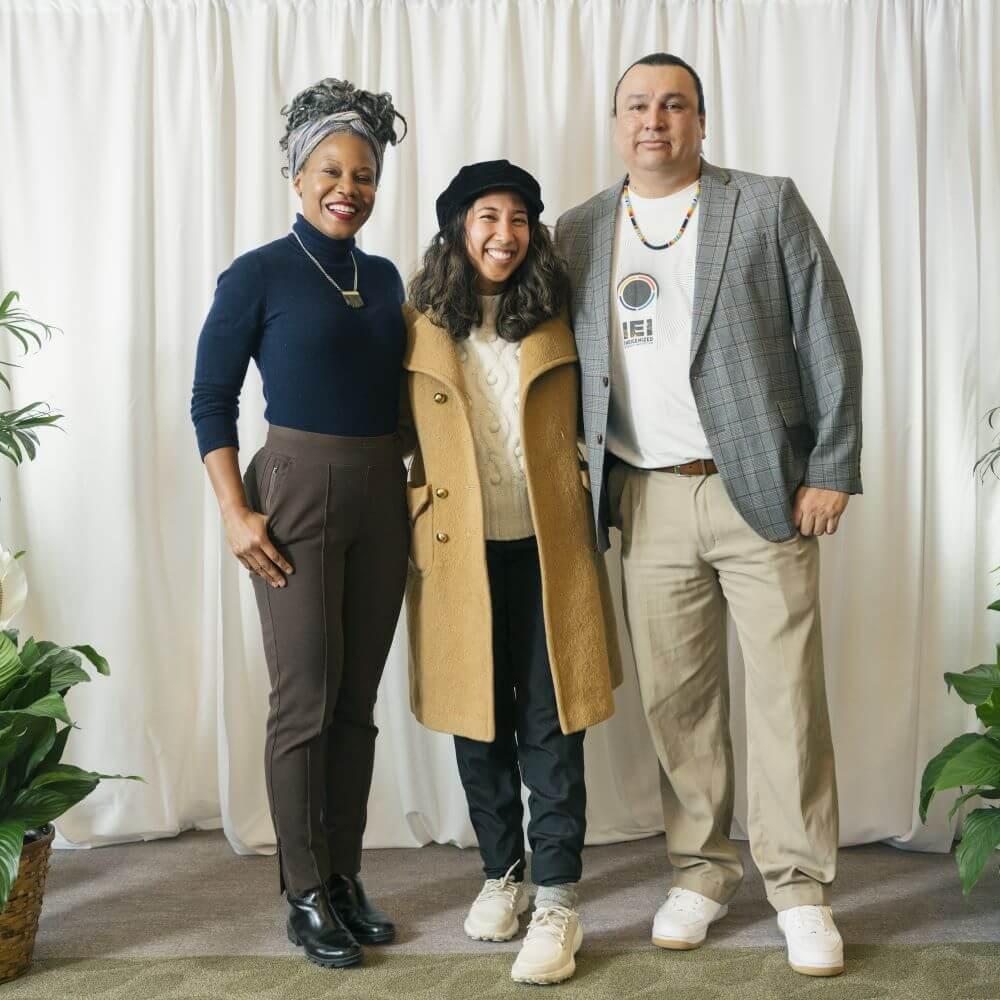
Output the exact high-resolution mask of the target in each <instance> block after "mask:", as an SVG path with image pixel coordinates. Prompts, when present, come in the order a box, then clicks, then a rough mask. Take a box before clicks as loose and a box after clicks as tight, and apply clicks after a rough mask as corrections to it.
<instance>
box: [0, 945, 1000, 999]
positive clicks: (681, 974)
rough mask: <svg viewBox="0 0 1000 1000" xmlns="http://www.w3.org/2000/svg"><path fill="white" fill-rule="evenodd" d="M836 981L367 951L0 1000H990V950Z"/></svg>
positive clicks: (648, 961) (55, 985)
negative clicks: (315, 962) (537, 972)
mask: <svg viewBox="0 0 1000 1000" xmlns="http://www.w3.org/2000/svg"><path fill="white" fill-rule="evenodd" d="M847 963H848V966H847V972H846V974H845V975H843V976H841V977H838V978H836V979H810V978H808V977H805V976H799V975H796V974H795V973H794V972H792V971H791V970H790V969H789V968H788V966H787V965H786V964H785V958H784V953H783V952H782V951H781V950H779V949H772V948H710V947H708V948H702V949H700V950H698V951H693V952H676V953H670V954H666V953H663V952H658V951H654V950H649V951H621V952H610V951H608V952H600V951H594V952H591V951H586V950H585V951H584V952H582V953H581V955H580V956H579V960H578V964H577V973H576V976H575V977H574V978H573V979H572V980H570V981H569V982H568V983H564V984H562V985H560V986H557V987H530V986H519V985H517V984H514V983H512V982H511V981H510V979H509V969H510V956H504V955H490V956H482V957H480V956H476V955H427V956H423V955H393V956H386V955H385V954H384V953H382V954H379V952H377V951H373V950H371V949H369V950H368V952H367V953H366V963H365V965H364V966H362V967H359V968H357V969H350V970H343V971H326V970H323V969H319V968H317V967H315V966H312V965H309V964H308V963H306V962H305V961H303V960H302V959H300V958H299V959H297V958H284V957H273V958H265V957H249V958H247V957H242V958H239V957H232V958H229V957H222V958H219V957H213V958H149V959H81V960H79V961H74V960H72V959H59V960H48V961H39V962H36V963H35V965H34V966H33V968H32V971H31V972H30V973H28V975H26V976H24V977H23V978H21V979H19V980H16V981H15V982H12V983H8V984H6V985H3V986H0V997H2V998H3V1000H7V998H10V1000H83V998H87V1000H90V998H95V1000H96V998H100V1000H251V998H252V1000H314V998H316V1000H318V998H321V997H322V998H325V997H331V998H343V1000H401V998H402V1000H494V998H499V997H521V998H522V1000H523V998H524V997H532V996H540V995H549V994H550V995H551V996H553V997H558V998H559V1000H569V998H576V997H588V998H594V1000H630V998H633V997H635V998H643V1000H657V998H662V1000H723V998H725V1000H765V998H766V1000H771V998H781V1000H784V998H786V997H803V998H807V997H830V998H836V1000H881V998H889V1000H897V998H898V1000H904V998H905V1000H1000V946H998V945H995V944H938V945H884V946H879V945H864V946H853V947H850V946H849V947H848V949H847Z"/></svg>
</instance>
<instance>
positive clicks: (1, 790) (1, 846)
mask: <svg viewBox="0 0 1000 1000" xmlns="http://www.w3.org/2000/svg"><path fill="white" fill-rule="evenodd" d="M17 300H18V296H17V293H16V292H9V293H8V294H7V295H5V296H3V298H2V301H0V330H4V331H6V332H7V333H8V334H10V335H11V336H12V337H13V338H14V339H15V340H16V341H18V343H19V344H20V346H21V347H22V349H23V351H24V352H25V353H27V351H28V349H29V347H30V346H31V344H32V343H34V344H35V345H36V346H38V347H40V346H41V345H42V341H43V339H48V338H50V337H51V336H52V333H53V330H54V329H55V328H54V327H50V326H48V325H47V324H44V323H39V322H37V321H36V320H33V319H32V318H31V317H30V316H29V315H28V314H27V313H25V312H24V310H23V309H21V308H19V307H18V306H17ZM0 365H3V366H4V367H8V368H9V367H11V363H10V362H0ZM0 382H2V383H3V384H4V386H5V387H7V388H8V389H9V388H10V382H9V381H8V377H7V374H6V372H5V371H4V370H3V368H0ZM61 419H62V415H61V414H59V413H54V412H53V411H52V410H51V409H50V408H49V407H48V405H47V404H45V403H41V402H36V403H31V404H30V405H28V406H24V407H21V408H19V409H15V410H6V411H2V412H0V455H2V456H5V457H6V458H8V459H10V461H12V462H13V463H14V464H15V465H19V464H20V463H21V462H22V460H23V459H25V458H27V459H29V460H32V459H34V458H35V454H36V449H37V446H38V436H37V432H38V430H39V429H41V428H44V427H52V426H55V425H57V424H58V422H59V421H60V420H61ZM22 555H23V553H20V552H19V553H16V554H14V553H11V552H9V551H7V550H6V549H4V548H3V547H2V546H0V982H2V981H5V980H8V979H13V978H14V977H15V976H19V975H21V974H22V973H23V972H25V971H26V970H27V968H28V966H29V965H30V963H31V954H32V951H33V949H34V941H35V932H36V931H37V928H38V918H39V915H40V913H41V906H42V892H43V891H44V888H45V876H46V874H47V871H48V863H49V853H50V850H51V844H52V839H53V836H54V831H53V829H52V826H51V823H52V821H53V820H55V819H57V818H58V817H59V816H61V815H62V814H63V813H64V812H65V811H66V810H67V809H69V808H70V807H71V806H73V805H75V804H76V803H77V802H79V801H80V800H81V799H83V798H85V797H86V796H87V795H89V794H90V793H91V792H92V791H93V790H94V789H95V788H96V787H97V785H98V783H99V782H100V781H101V779H102V778H109V777H119V775H104V774H99V773H97V772H95V771H85V770H83V769H82V768H79V767H74V766H73V765H71V764H64V763H62V756H63V752H64V751H65V749H66V741H67V740H68V739H69V735H70V733H71V731H72V729H73V728H74V726H73V722H72V720H71V718H70V715H69V710H68V708H67V705H66V694H67V692H68V691H69V690H70V688H72V687H74V686H75V685H77V684H80V683H83V682H85V681H89V680H90V675H89V673H88V672H87V670H85V669H84V663H85V662H86V663H89V664H90V666H91V667H93V669H95V670H96V671H97V672H98V673H100V674H107V673H108V664H107V661H106V660H105V659H104V657H103V656H101V655H100V653H98V652H97V651H96V650H94V649H93V648H92V647H91V646H86V645H80V646H70V647H67V646H60V645H58V644H57V643H54V642H46V641H43V640H39V641H36V640H35V639H34V638H30V639H28V640H26V641H25V642H24V643H19V636H18V633H17V631H16V630H14V629H11V628H9V627H8V626H9V625H10V622H11V620H12V619H13V618H14V616H15V615H17V613H18V612H19V611H20V610H21V608H22V607H23V606H24V603H25V600H26V598H27V594H28V581H27V578H26V576H25V574H24V571H23V569H22V568H21V566H20V564H19V558H20V556H22Z"/></svg>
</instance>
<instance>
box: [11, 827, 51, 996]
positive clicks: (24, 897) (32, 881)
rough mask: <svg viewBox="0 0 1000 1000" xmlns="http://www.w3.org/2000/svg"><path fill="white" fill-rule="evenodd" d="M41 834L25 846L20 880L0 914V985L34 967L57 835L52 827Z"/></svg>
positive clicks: (22, 852) (12, 889) (18, 876)
mask: <svg viewBox="0 0 1000 1000" xmlns="http://www.w3.org/2000/svg"><path fill="white" fill-rule="evenodd" d="M42 833H43V836H40V837H37V838H35V839H34V840H32V841H30V842H28V843H26V844H25V845H24V849H23V850H22V851H21V865H20V867H19V868H18V871H17V880H16V881H15V882H14V885H13V887H12V888H11V890H10V896H9V898H8V899H7V906H6V907H5V908H4V910H3V912H2V913H0V982H7V980H10V979H16V978H17V977H18V976H21V975H24V973H25V972H27V971H28V967H29V966H30V965H31V954H32V952H33V951H34V950H35V934H36V932H37V931H38V918H39V916H40V915H41V912H42V893H43V892H44V891H45V877H46V875H48V873H49V856H50V855H51V853H52V839H53V838H54V837H55V833H56V832H55V830H54V829H53V828H52V827H51V826H49V827H46V828H45V829H44V830H43V831H42Z"/></svg>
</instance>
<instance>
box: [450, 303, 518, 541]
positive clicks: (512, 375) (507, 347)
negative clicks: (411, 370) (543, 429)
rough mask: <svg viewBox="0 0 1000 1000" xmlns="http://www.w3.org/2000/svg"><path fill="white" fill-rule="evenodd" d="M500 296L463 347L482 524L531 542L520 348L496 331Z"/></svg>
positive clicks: (503, 536) (499, 535) (490, 534)
mask: <svg viewBox="0 0 1000 1000" xmlns="http://www.w3.org/2000/svg"><path fill="white" fill-rule="evenodd" d="M499 300H500V297H499V296H498V295H484V296H483V297H482V302H483V322H482V325H481V326H477V327H473V329H472V331H471V332H470V334H469V339H468V340H465V341H462V342H461V343H460V344H459V345H458V354H459V358H460V359H461V362H462V369H463V372H464V375H465V386H466V392H467V393H468V396H469V409H470V413H471V418H472V432H473V437H474V439H475V445H476V464H477V465H478V467H479V481H480V484H481V485H482V491H483V520H484V524H485V527H486V537H487V538H488V539H490V540H491V541H511V540H513V539H515V538H528V537H530V536H531V535H533V534H534V533H535V527H534V523H533V522H532V519H531V505H530V504H529V502H528V484H527V480H526V479H525V475H524V455H523V453H522V451H521V415H520V413H518V393H519V389H520V364H519V363H520V357H521V350H520V347H519V345H518V344H512V343H510V342H509V341H506V340H503V339H502V338H501V337H498V336H497V333H496V322H495V321H496V309H497V304H498V302H499Z"/></svg>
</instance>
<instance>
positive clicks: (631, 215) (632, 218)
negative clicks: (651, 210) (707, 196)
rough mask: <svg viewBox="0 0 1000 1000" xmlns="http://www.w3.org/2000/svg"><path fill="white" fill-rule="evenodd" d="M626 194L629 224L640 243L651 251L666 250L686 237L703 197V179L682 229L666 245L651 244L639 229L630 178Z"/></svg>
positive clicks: (695, 191)
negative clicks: (629, 187)
mask: <svg viewBox="0 0 1000 1000" xmlns="http://www.w3.org/2000/svg"><path fill="white" fill-rule="evenodd" d="M624 194H625V211H626V212H628V219H629V222H631V223H632V228H633V229H634V230H635V235H636V236H638V237H639V241H640V242H641V243H642V245H643V246H646V247H649V249H650V250H666V249H667V248H668V247H672V246H673V245H674V244H675V243H676V242H677V241H678V240H679V239H680V238H681V237H682V236H683V235H684V230H685V229H687V227H688V223H689V222H690V221H691V216H692V215H694V210H695V209H696V208H697V207H698V199H699V198H700V197H701V179H700V178H699V180H698V186H697V187H696V188H695V189H694V197H693V198H692V199H691V204H690V205H689V206H688V210H687V215H685V216H684V221H683V222H682V223H681V228H680V229H678V230H677V235H676V236H675V237H674V238H673V239H672V240H667V242H666V243H650V242H649V240H647V239H646V237H645V236H643V235H642V230H641V229H640V228H639V223H638V221H637V220H636V217H635V209H634V208H633V207H632V199H631V198H629V196H628V177H626V178H625V190H624Z"/></svg>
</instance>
